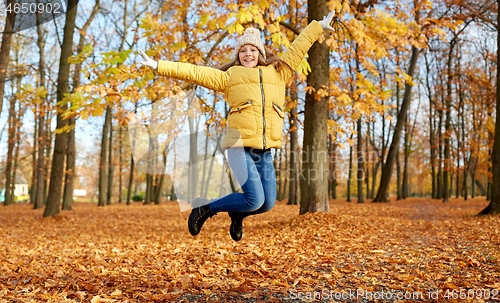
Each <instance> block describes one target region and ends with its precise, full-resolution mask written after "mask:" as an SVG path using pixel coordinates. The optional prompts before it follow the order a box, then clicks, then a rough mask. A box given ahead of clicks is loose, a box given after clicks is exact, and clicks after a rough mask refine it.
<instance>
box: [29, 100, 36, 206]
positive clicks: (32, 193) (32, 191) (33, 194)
mask: <svg viewBox="0 0 500 303" xmlns="http://www.w3.org/2000/svg"><path fill="white" fill-rule="evenodd" d="M36 110H37V112H38V106H37V107H36ZM34 118H35V121H34V122H35V130H34V131H33V152H32V153H31V157H32V166H33V169H32V174H31V185H30V191H29V195H30V204H33V205H34V204H35V199H36V172H37V167H36V165H37V164H36V163H37V161H36V152H37V149H38V140H37V139H38V119H37V118H38V116H37V114H36V113H35V117H34Z"/></svg>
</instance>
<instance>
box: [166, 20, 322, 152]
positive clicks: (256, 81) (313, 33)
mask: <svg viewBox="0 0 500 303" xmlns="http://www.w3.org/2000/svg"><path fill="white" fill-rule="evenodd" d="M322 32H323V29H322V27H321V25H320V24H319V23H318V22H317V21H313V22H311V23H310V24H309V25H308V26H307V27H306V28H305V29H304V30H303V31H302V32H301V33H300V35H299V36H298V37H297V38H296V39H295V40H294V41H293V43H292V44H291V45H290V47H289V48H288V50H287V51H286V52H285V53H284V54H283V55H282V56H281V59H283V61H285V62H286V63H288V64H289V65H290V67H292V69H293V70H296V69H297V67H298V66H299V64H300V62H301V61H302V59H303V58H304V56H305V54H306V53H307V51H308V50H309V48H310V47H311V46H312V45H313V43H314V42H315V41H316V40H317V39H318V37H319V35H320V34H321V33H322ZM158 73H159V74H160V75H163V76H166V77H169V78H175V79H181V80H186V81H189V82H191V83H194V84H197V85H201V86H204V87H206V88H209V89H213V90H216V91H219V92H223V93H224V94H225V95H226V102H227V103H228V105H229V107H230V108H231V111H230V112H229V116H228V119H227V128H228V130H227V133H226V135H225V136H224V139H223V142H222V147H223V148H229V147H236V146H245V147H254V148H259V149H267V148H281V146H282V144H283V119H284V118H285V113H284V112H283V106H284V103H285V84H286V83H287V82H288V81H289V80H290V78H291V77H292V76H293V74H294V73H293V72H291V71H290V70H288V69H286V68H285V69H282V70H281V71H280V72H278V71H276V69H275V68H274V67H273V66H272V65H269V66H256V67H255V68H247V67H243V66H233V67H230V68H229V69H228V70H227V71H225V72H223V71H221V70H218V69H214V68H210V67H205V66H197V65H193V64H189V63H179V62H171V61H163V60H160V61H159V62H158Z"/></svg>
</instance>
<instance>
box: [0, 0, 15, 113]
mask: <svg viewBox="0 0 500 303" xmlns="http://www.w3.org/2000/svg"><path fill="white" fill-rule="evenodd" d="M16 2H17V1H16V0H7V2H6V3H5V5H6V6H11V7H13V6H14V4H15V3H16ZM15 19H16V13H15V11H14V10H10V11H7V15H6V16H5V28H4V30H3V34H2V48H1V49H0V115H1V114H2V107H3V96H4V93H5V80H6V79H7V67H8V66H9V59H10V47H11V45H12V34H13V26H14V20H15Z"/></svg>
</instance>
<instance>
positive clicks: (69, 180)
mask: <svg viewBox="0 0 500 303" xmlns="http://www.w3.org/2000/svg"><path fill="white" fill-rule="evenodd" d="M99 6H100V0H96V2H95V5H94V9H93V10H92V13H91V14H90V17H89V18H88V19H87V21H86V22H85V24H84V25H83V27H82V28H81V29H80V41H79V42H78V46H77V48H76V53H77V54H80V53H82V52H83V48H84V44H85V37H86V35H87V33H86V32H87V29H88V28H89V27H90V24H91V23H92V21H93V20H94V17H95V16H96V15H97V12H98V11H99ZM82 65H83V60H80V61H78V62H77V63H76V65H75V73H74V76H73V91H74V90H75V89H76V88H78V87H79V86H80V79H81V73H82ZM75 124H76V117H75V116H74V115H72V116H71V117H70V118H69V126H70V130H69V133H68V149H67V150H66V177H65V182H64V195H63V206H62V209H63V210H71V209H72V205H73V191H74V188H75V185H74V184H75V173H76V171H75V168H76V165H75V164H76V150H75V145H76V144H75Z"/></svg>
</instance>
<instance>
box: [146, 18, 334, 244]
mask: <svg viewBox="0 0 500 303" xmlns="http://www.w3.org/2000/svg"><path fill="white" fill-rule="evenodd" d="M333 15H334V12H331V13H330V14H328V16H326V17H325V18H323V20H321V21H320V22H318V21H312V22H311V23H310V24H309V25H308V26H307V27H306V28H305V29H304V31H302V32H301V33H300V35H299V36H298V37H297V38H296V39H295V40H294V42H293V43H292V44H291V45H290V48H289V49H288V50H287V51H286V52H285V53H284V54H283V56H281V58H279V57H277V56H276V55H273V54H272V53H270V52H269V51H268V50H267V49H266V48H265V47H264V43H263V42H262V40H261V38H260V32H259V30H257V29H254V28H248V29H246V30H245V32H244V34H243V35H242V36H241V37H240V38H239V39H238V40H237V41H236V58H235V59H234V61H232V62H229V63H227V64H225V65H224V66H222V67H221V68H220V70H219V69H214V68H210V67H204V66H196V65H193V64H188V63H178V62H171V61H163V60H160V61H158V62H156V61H154V60H152V59H151V58H149V57H148V56H147V55H146V54H145V53H144V51H142V50H139V54H140V55H141V56H142V57H143V58H144V61H141V64H144V65H147V66H149V67H151V68H153V69H154V70H157V71H158V73H159V74H160V75H163V76H166V77H171V78H175V79H181V80H186V81H189V82H191V83H194V84H197V85H201V86H204V87H206V88H209V89H213V90H216V91H220V92H224V94H225V95H226V102H227V103H228V105H229V106H230V108H231V111H230V112H229V115H228V118H227V133H226V135H225V136H224V139H223V142H222V147H223V148H225V149H227V154H228V160H229V165H230V166H231V169H232V170H233V172H234V173H235V175H236V179H237V180H238V182H239V184H241V188H242V189H243V193H232V194H229V195H227V196H225V197H222V198H218V199H213V200H211V201H209V200H207V199H202V198H195V199H193V202H192V206H193V210H192V211H191V214H190V216H189V220H188V228H189V232H190V233H191V235H193V236H195V235H197V234H198V233H199V232H200V230H201V227H202V226H203V223H205V221H206V220H207V219H208V218H209V217H212V216H213V215H215V214H217V213H219V212H228V213H229V216H230V218H231V226H230V230H229V232H230V234H231V237H232V238H233V240H234V241H239V240H240V239H241V237H242V234H243V225H242V224H243V219H244V218H245V217H247V216H251V215H256V214H260V213H263V212H267V211H269V210H271V208H273V206H274V203H275V201H276V175H275V171H274V165H273V158H272V154H271V148H281V145H282V143H283V119H284V117H285V114H284V113H283V105H284V103H285V84H286V83H287V82H288V81H289V80H290V79H291V78H292V76H293V74H294V72H295V70H296V69H297V67H298V65H299V64H300V62H301V61H302V59H303V58H304V56H305V54H306V53H307V51H308V50H309V48H310V47H311V46H312V45H313V43H314V42H315V41H316V40H317V39H318V37H319V35H320V34H321V33H322V32H323V29H329V30H333V28H332V27H331V26H330V23H331V21H332V18H333ZM236 147H239V148H236ZM241 147H243V149H242V148H241ZM242 150H243V152H238V151H242ZM242 172H243V173H242Z"/></svg>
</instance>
